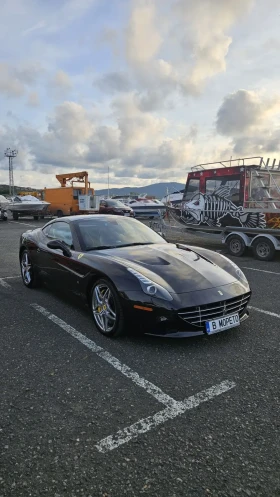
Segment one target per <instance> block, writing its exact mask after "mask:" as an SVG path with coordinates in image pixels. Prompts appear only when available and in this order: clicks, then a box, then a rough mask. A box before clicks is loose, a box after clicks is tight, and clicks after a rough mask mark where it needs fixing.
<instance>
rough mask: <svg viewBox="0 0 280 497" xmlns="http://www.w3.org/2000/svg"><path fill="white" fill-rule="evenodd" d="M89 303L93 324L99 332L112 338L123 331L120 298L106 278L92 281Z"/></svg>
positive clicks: (122, 313)
mask: <svg viewBox="0 0 280 497" xmlns="http://www.w3.org/2000/svg"><path fill="white" fill-rule="evenodd" d="M90 305H91V311H92V316H93V320H94V324H95V326H96V328H97V329H98V331H99V332H100V333H102V334H103V335H105V336H107V337H112V338H116V337H118V336H120V335H122V334H123V333H124V331H125V326H124V312H123V309H122V305H121V302H120V298H119V296H118V293H117V291H116V289H115V288H114V286H113V285H112V283H111V282H110V281H109V280H108V279H106V278H104V279H103V278H102V279H100V280H98V281H96V282H95V283H94V285H93V287H92V290H91V299H90ZM106 328H107V329H106Z"/></svg>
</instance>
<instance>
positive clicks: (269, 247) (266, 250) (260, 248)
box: [252, 236, 275, 261]
mask: <svg viewBox="0 0 280 497" xmlns="http://www.w3.org/2000/svg"><path fill="white" fill-rule="evenodd" d="M252 248H253V252H254V256H255V257H256V258H257V259H259V261H271V260H272V259H273V257H274V255H275V247H274V245H273V243H272V241H271V240H269V238H266V237H264V236H263V237H259V238H257V240H255V241H254V242H253V243H252Z"/></svg>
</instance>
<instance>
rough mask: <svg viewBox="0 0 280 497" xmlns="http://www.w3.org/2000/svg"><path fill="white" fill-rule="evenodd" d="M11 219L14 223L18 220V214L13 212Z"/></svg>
mask: <svg viewBox="0 0 280 497" xmlns="http://www.w3.org/2000/svg"><path fill="white" fill-rule="evenodd" d="M13 219H14V220H15V221H17V220H18V213H17V212H13Z"/></svg>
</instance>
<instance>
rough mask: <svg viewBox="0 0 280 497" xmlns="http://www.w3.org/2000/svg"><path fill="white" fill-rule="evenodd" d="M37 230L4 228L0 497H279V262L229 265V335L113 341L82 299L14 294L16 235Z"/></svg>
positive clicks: (0, 243) (24, 224)
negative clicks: (238, 305) (246, 293)
mask: <svg viewBox="0 0 280 497" xmlns="http://www.w3.org/2000/svg"><path fill="white" fill-rule="evenodd" d="M40 225H43V222H42V221H39V222H38V221H33V220H32V219H25V220H22V221H21V220H20V221H18V222H14V221H11V220H10V221H9V222H8V223H5V222H0V316H1V321H0V323H1V347H0V369H1V392H0V393H1V403H0V458H1V460H0V497H1V496H2V497H4V496H5V497H6V496H32V497H36V496H41V495H42V496H43V495H46V496H51V497H53V496H54V497H60V496H61V497H62V496H67V497H76V496H77V497H78V496H86V497H90V496H91V497H123V496H129V497H138V496H142V495H143V496H148V497H205V496H206V497H208V496H210V497H211V496H212V497H235V496H245V497H246V496H258V497H262V496H263V497H276V496H278V497H279V496H280V462H279V461H280V437H279V428H280V420H279V419H280V418H279V412H280V409H279V408H280V405H279V404H280V401H279V397H280V386H279V353H280V345H279V344H280V336H279V335H280V306H279V293H280V263H279V257H278V258H276V259H275V260H274V261H272V262H266V263H263V262H259V261H256V260H255V259H254V258H253V257H252V256H251V255H250V253H249V254H248V255H246V256H244V257H242V258H240V259H237V258H235V259H234V261H235V262H236V263H238V264H239V266H240V267H241V268H242V269H243V271H244V273H245V274H246V276H247V277H248V279H249V281H250V284H251V288H252V291H253V296H252V300H251V303H250V305H251V307H252V308H251V309H250V319H248V320H247V321H246V322H245V323H244V324H243V325H242V326H241V327H240V328H238V329H235V330H230V331H225V332H223V333H221V334H217V335H213V336H211V337H206V336H205V337H198V338H196V339H173V340H172V339H159V338H155V337H150V336H147V335H139V334H138V335H135V334H134V333H133V322H132V323H131V332H130V334H129V335H127V336H125V337H122V338H120V339H117V340H112V339H108V338H106V337H103V336H102V335H100V334H99V333H98V332H97V331H96V329H95V328H94V325H93V322H92V318H91V316H90V313H89V309H88V308H87V307H86V306H85V304H84V303H83V302H82V301H80V300H78V299H77V297H72V296H69V295H68V294H67V293H65V294H61V293H58V292H56V291H55V289H50V288H47V287H46V286H43V287H42V288H40V289H36V290H29V289H27V288H25V287H24V286H23V284H22V282H21V279H20V270H19V263H18V246H19V236H20V234H21V233H22V232H23V231H25V230H27V229H32V227H33V226H34V227H35V226H40ZM185 241H187V242H188V243H191V244H194V245H197V244H201V245H204V246H206V247H207V246H209V247H211V248H213V249H217V250H224V247H223V246H222V245H221V244H219V242H217V241H215V242H211V240H208V239H205V238H202V239H200V238H199V239H198V238H197V237H194V236H190V235H188V237H187V239H186V240H185Z"/></svg>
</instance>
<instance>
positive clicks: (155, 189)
mask: <svg viewBox="0 0 280 497" xmlns="http://www.w3.org/2000/svg"><path fill="white" fill-rule="evenodd" d="M184 187H185V185H184V184H183V183H177V182H176V181H174V182H172V183H171V182H169V183H154V184H153V185H147V186H143V187H141V188H140V187H133V186H127V187H125V188H110V195H129V194H131V193H135V194H136V195H139V194H143V193H147V195H153V196H155V197H157V198H162V197H164V195H166V191H167V188H168V191H169V193H172V192H174V191H177V190H183V189H184ZM36 190H37V189H36V188H29V187H26V186H15V193H17V192H18V191H33V192H34V191H36ZM95 193H96V195H107V194H108V189H107V188H103V190H95ZM8 194H9V185H0V195H8Z"/></svg>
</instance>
